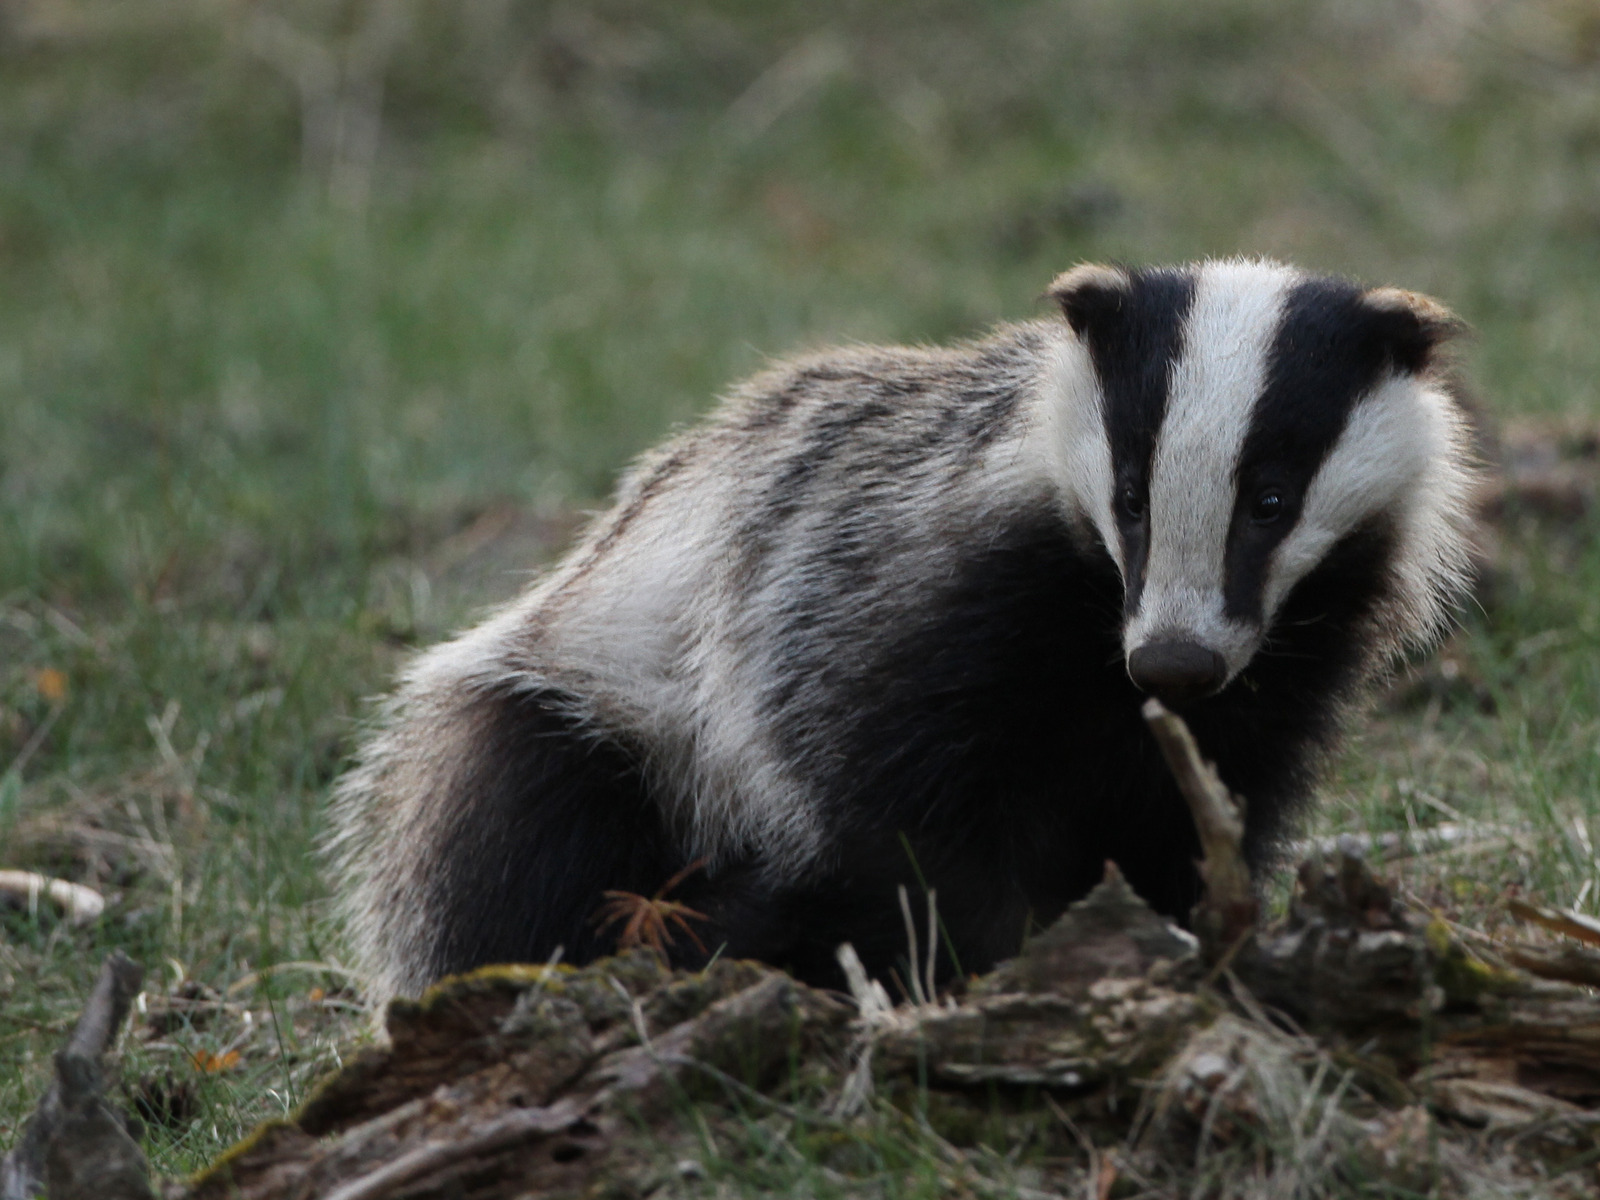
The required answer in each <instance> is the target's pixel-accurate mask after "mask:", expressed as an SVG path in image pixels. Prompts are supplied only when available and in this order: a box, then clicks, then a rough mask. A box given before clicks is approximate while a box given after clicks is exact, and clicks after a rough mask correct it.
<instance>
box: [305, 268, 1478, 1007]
mask: <svg viewBox="0 0 1600 1200" xmlns="http://www.w3.org/2000/svg"><path fill="white" fill-rule="evenodd" d="M1050 294H1051V296H1052V297H1053V298H1054V299H1055V300H1056V301H1057V303H1058V304H1059V305H1060V306H1061V309H1062V312H1063V314H1064V316H1065V319H1061V318H1060V317H1057V318H1055V319H1051V320H1041V321H1034V322H1028V323H1024V324H1018V325H1012V326H1006V327H1002V328H1001V329H999V330H998V331H996V332H995V333H994V334H993V335H991V336H990V337H989V338H987V339H985V340H983V341H980V342H976V343H973V344H970V345H966V346H961V347H957V348H954V349H907V348H881V349H880V348H862V349H849V350H839V351H830V352H827V353H824V354H820V355H815V356H811V357H807V358H802V359H797V360H794V361H792V362H789V363H785V364H782V365H780V366H778V367H776V368H775V369H773V370H771V371H769V372H767V373H765V374H763V375H761V376H759V377H757V378H755V379H753V380H751V381H750V382H748V383H746V384H745V385H744V386H743V387H741V388H740V389H738V390H737V391H736V392H735V393H734V394H733V395H732V396H731V397H730V398H729V399H728V400H727V401H726V402H725V403H724V404H723V405H722V406H721V407H720V408H719V409H718V410H717V411H716V412H715V413H714V414H713V415H712V416H711V417H710V418H709V419H708V420H707V421H706V422H705V423H704V424H702V425H701V426H699V427H698V428H696V429H694V430H692V431H690V432H688V433H686V434H683V435H682V436H679V437H677V438H675V439H674V440H672V441H670V442H668V443H667V444H666V445H664V446H663V447H661V448H660V449H658V450H656V451H655V452H653V453H652V454H649V455H647V456H645V457H644V458H643V459H642V460H641V461H640V462H639V463H638V464H636V465H635V466H634V468H633V469H632V470H631V471H630V472H629V473H628V475H627V476H626V477H625V478H624V480H623V482H622V484H621V487H620V488H619V492H618V496H617V500H616V503H615V505H614V506H613V507H612V509H611V510H610V511H609V512H608V513H606V514H605V515H604V516H602V517H601V518H600V519H599V520H597V521H596V522H595V523H594V525H593V526H592V527H591V528H590V529H589V531H588V532H587V534H586V536H585V537H584V538H583V540H582V542H581V543H580V544H579V545H578V546H577V547H576V548H575V549H574V550H573V551H572V552H571V553H570V554H568V555H567V557H566V558H565V559H563V560H562V561H561V562H560V563H559V564H558V565H557V566H556V567H555V568H554V569H553V570H551V571H550V572H549V573H548V574H546V575H545V576H544V577H543V578H542V579H541V580H540V581H539V582H538V583H537V584H536V585H535V586H533V587H532V588H530V589H529V590H528V592H527V593H526V594H525V595H523V596H522V597H521V598H520V599H519V600H517V601H516V602H514V603H513V604H511V605H510V606H508V607H506V608H504V609H502V610H501V611H500V612H498V613H496V614H494V615H493V616H491V617H490V618H489V619H488V620H487V621H485V622H484V623H483V624H481V625H479V626H478V627H476V628H474V629H472V630H470V631H468V632H466V633H465V634H462V635H461V636H459V637H457V638H456V639H454V640H452V641H450V642H447V643H445V644H444V645H442V646H439V647H437V648H435V649H433V650H430V651H428V652H426V653H424V654H422V655H420V656H419V657H418V658H417V659H416V660H415V661H414V662H413V663H412V665H411V667H410V669H409V670H408V671H407V672H406V674H405V676H404V679H403V681H402V683H401V686H400V689H399V692H398V695H397V696H396V697H395V698H394V700H392V701H391V702H390V703H389V705H388V706H387V708H386V710H385V713H384V715H383V719H382V723H381V727H380V728H379V730H378V731H377V732H376V733H375V735H374V736H373V737H372V738H371V739H370V740H369V742H368V743H367V745H366V746H365V748H364V750H363V753H362V755H361V759H360V763H359V765H358V767H357V768H356V769H355V770H354V771H352V772H351V774H350V775H349V776H348V777H347V778H346V779H345V780H344V782H343V783H342V784H341V786H340V789H339V792H338V797H337V800H336V803H335V806H334V817H333V838H332V843H331V845H332V851H333V857H334V862H335V864H336V872H337V882H338V886H339V891H340V895H341V898H342V901H343V905H344V912H345V915H346V918H347V920H348V927H349V930H350V935H351V938H352V940H353V943H354V946H355V949H356V952H357V954H358V957H359V961H360V964H361V966H362V967H363V969H364V970H365V971H366V972H367V973H368V975H369V976H370V978H371V980H372V981H373V987H374V990H375V991H376V992H377V993H378V994H380V995H388V994H393V993H396V992H413V991H416V990H418V989H419V988H421V987H422V986H424V985H425V984H426V983H428V982H429V981H430V980H431V979H433V978H435V977H437V976H438V975H440V974H442V973H445V972H447V971H452V970H458V969H462V968H465V967H468V966H472V965H475V964H476V963H479V962H484V961H493V960H496V959H502V958H508V957H516V958H544V957H546V956H548V954H549V953H550V952H551V951H552V950H553V949H554V947H555V946H556V945H563V946H564V947H565V951H566V953H567V955H568V957H569V959H570V958H574V957H577V958H583V957H588V956H591V955H593V954H596V953H601V952H604V951H605V950H606V949H608V948H609V944H610V943H609V941H608V940H607V938H606V937H605V936H603V935H602V934H601V933H600V932H599V931H597V930H596V928H595V926H594V923H593V916H594V910H595V909H596V907H597V906H598V904H599V896H600V892H601V891H602V890H603V889H608V888H609V889H618V890H626V891H635V892H640V893H644V894H649V893H651V892H653V891H654V890H655V889H656V888H658V887H659V886H660V885H661V884H662V883H663V882H664V881H665V880H666V879H667V878H668V877H670V876H671V875H673V874H674V873H676V872H677V871H678V870H679V869H680V868H682V867H683V866H685V865H686V864H688V863H690V862H691V861H693V860H695V859H700V858H704V859H705V860H706V865H705V867H704V868H703V869H702V870H701V871H699V872H697V873H696V874H695V875H694V876H692V877H691V879H690V881H689V883H688V884H686V885H685V886H686V889H687V890H686V891H685V893H684V898H685V899H687V900H688V901H690V902H692V903H693V904H694V905H695V906H696V907H697V908H699V909H701V910H703V911H704V912H705V913H706V916H707V920H706V922H705V924H704V926H703V934H704V936H705V938H706V939H707V940H708V941H709V942H710V946H709V948H710V949H712V950H714V949H716V948H717V945H718V944H725V946H726V949H727V952H729V953H736V954H745V955H751V956H758V957H764V958H768V959H769V960H772V961H775V962H779V963H782V964H786V965H791V966H794V967H795V968H796V969H797V970H799V971H800V972H801V973H802V974H805V975H807V976H810V977H816V978H826V977H828V972H829V971H830V969H831V961H832V958H831V951H832V948H833V944H834V943H835V942H836V941H838V940H844V939H846V938H848V939H849V940H852V941H854V942H855V943H856V944H857V946H858V949H860V948H863V947H865V953H866V957H867V958H868V961H869V966H873V967H875V968H876V969H882V968H883V967H884V966H886V965H887V964H888V963H889V961H891V959H892V956H893V953H894V952H895V950H896V949H897V948H899V946H900V945H901V944H902V943H901V941H900V936H899V930H898V921H899V915H898V908H897V907H895V906H894V902H893V895H894V889H895V886H896V885H897V884H899V883H901V882H905V883H914V882H916V881H917V880H919V879H920V880H922V881H925V882H926V883H928V884H930V885H932V886H935V887H937V888H938V889H939V891H940V896H941V904H940V908H941V912H942V913H943V914H944V915H945V918H946V921H947V923H948V924H950V926H951V928H952V939H953V941H954V942H955V943H956V946H957V949H958V951H959V952H962V953H963V954H964V955H965V959H966V961H964V962H963V963H962V965H963V966H964V967H966V968H967V969H973V968H975V967H981V966H983V965H986V964H987V963H988V962H990V961H993V960H994V959H995V958H996V957H998V956H1001V955H1003V954H1006V953H1009V952H1010V951H1011V950H1012V949H1014V948H1015V945H1016V942H1017V940H1018V939H1019V938H1020V936H1021V934H1022V931H1023V928H1024V925H1025V924H1026V922H1027V921H1028V920H1029V919H1033V920H1044V919H1048V918H1049V917H1050V916H1053V915H1054V912H1056V911H1059V909H1060V907H1062V906H1063V905H1064V904H1065V903H1067V902H1069V901H1070V900H1071V899H1073V898H1075V896H1076V895H1079V894H1081V893H1082V891H1083V890H1084V889H1085V888H1086V887H1087V886H1088V883H1089V882H1092V879H1093V878H1094V877H1097V876H1098V873H1099V866H1100V863H1101V862H1102V861H1103V860H1104V858H1106V857H1114V858H1117V859H1119V861H1121V862H1122V863H1123V866H1124V871H1125V873H1127V874H1129V876H1130V878H1131V879H1132V880H1133V881H1134V883H1135V885H1136V886H1139V887H1141V890H1143V891H1144V892H1145V893H1146V894H1147V895H1148V896H1150V897H1151V898H1152V900H1153V902H1155V903H1157V905H1158V906H1159V907H1164V908H1166V909H1167V910H1169V911H1174V912H1178V913H1180V915H1181V913H1182V912H1184V911H1186V906H1187V901H1188V900H1190V899H1192V896H1193V889H1194V879H1193V868H1192V860H1193V857H1194V855H1193V844H1192V832H1191V831H1190V830H1189V829H1188V823H1187V817H1186V816H1185V815H1184V813H1183V811H1182V809H1181V806H1179V805H1178V803H1177V801H1176V798H1175V796H1174V795H1173V794H1172V792H1171V785H1170V783H1169V782H1168V781H1167V780H1166V779H1165V776H1164V773H1162V772H1161V770H1160V768H1159V764H1157V763H1156V761H1155V757H1154V755H1153V754H1152V753H1151V752H1150V750H1149V748H1148V744H1147V743H1146V742H1145V741H1144V740H1143V738H1144V731H1143V730H1142V728H1141V727H1140V726H1139V724H1138V718H1137V707H1138V699H1139V691H1138V689H1137V688H1135V687H1134V686H1133V684H1132V683H1130V681H1129V673H1130V671H1131V672H1132V674H1133V675H1134V676H1135V677H1136V678H1138V679H1140V681H1141V683H1142V684H1143V685H1144V686H1145V687H1146V688H1149V689H1152V690H1155V691H1158V692H1161V693H1164V694H1169V695H1171V696H1172V698H1173V699H1174V700H1176V701H1177V702H1180V703H1186V704H1187V706H1188V708H1187V711H1189V713H1190V715H1191V720H1192V721H1193V723H1194V725H1195V728H1196V730H1197V733H1198V735H1199V736H1200V738H1201V741H1202V745H1203V746H1204V747H1205V748H1206V749H1207V751H1208V753H1210V754H1212V755H1214V756H1215V757H1216V758H1218V760H1219V762H1220V763H1221V766H1222V768H1223V772H1224V774H1225V775H1227V776H1229V778H1230V781H1232V782H1234V783H1235V786H1236V787H1240V788H1242V789H1243V790H1246V791H1247V792H1250V793H1251V794H1250V795H1249V799H1250V801H1251V822H1252V830H1251V833H1252V850H1253V852H1255V853H1256V854H1257V855H1258V857H1259V856H1260V855H1262V854H1264V853H1265V852H1266V850H1267V848H1268V846H1269V843H1270V842H1271V840H1272V838H1273V837H1274V836H1275V835H1276V834H1277V832H1278V831H1279V828H1280V825H1281V818H1282V816H1283V814H1285V813H1287V812H1289V811H1290V810H1292V809H1293V807H1294V805H1295V804H1296V803H1297V802H1299V801H1300V800H1301V799H1302V798H1303V797H1304V796H1305V795H1306V794H1307V792H1308V790H1309V786H1310V782H1311V770H1312V768H1313V767H1314V765H1315V763H1316V761H1317V760H1318V758H1319V756H1320V754H1321V752H1322V751H1323V750H1325V749H1326V747H1327V746H1328V745H1329V744H1330V742H1331V739H1332V737H1333V734H1334V731H1335V729H1336V727H1337V723H1338V718H1339V715H1340V713H1341V712H1342V711H1343V709H1344V708H1345V707H1346V706H1347V704H1348V702H1349V701H1350V700H1351V699H1352V698H1354V697H1355V696H1356V695H1357V694H1358V693H1359V692H1360V690H1361V689H1362V687H1363V686H1364V685H1365V684H1366V683H1368V682H1369V681H1370V680H1371V678H1372V677H1373V675H1374V673H1375V672H1376V671H1378V670H1380V669H1381V668H1382V666H1383V665H1384V664H1385V663H1387V662H1389V661H1390V660H1392V659H1393V658H1394V656H1395V655H1396V654H1397V653H1399V652H1400V650H1401V649H1402V648H1403V647H1405V646H1408V645H1418V644H1423V643H1426V642H1427V641H1429V640H1430V639H1432V638H1433V637H1435V636H1436V635H1437V634H1438V633H1439V632H1440V631H1441V630H1442V628H1443V627H1444V624H1445V622H1446V619H1447V614H1448V611H1449V607H1450V605H1451V603H1452V601H1453V598H1454V597H1456V596H1457V595H1458V594H1459V592H1460V591H1461V589H1462V587H1463V586H1464V582H1465V578H1466V573H1467V569H1468V557H1469V545H1468V542H1469V534H1470V518H1469V513H1470V509H1471V493H1472V489H1473V486H1474V472H1473V469H1472V466H1471V456H1470V451H1469V442H1470V432H1469V427H1468V424H1467V421H1466V419H1465V417H1464V416H1463V413H1462V410H1461V408H1460V406H1459V404H1458V403H1457V401H1456V400H1455V398H1454V397H1453V395H1452V393H1451V391H1450V389H1449V388H1448V387H1447V386H1446V384H1445V382H1444V380H1443V376H1442V374H1441V373H1440V371H1439V369H1438V367H1437V364H1436V355H1435V348H1436V346H1437V345H1438V343H1439V342H1440V341H1441V340H1442V339H1444V338H1445V337H1446V336H1447V335H1448V334H1449V333H1450V331H1451V329H1452V327H1453V322H1452V319H1451V318H1450V317H1449V315H1448V314H1447V313H1445V312H1444V310H1443V309H1441V308H1440V307H1439V306H1438V305H1436V304H1435V303H1434V302H1432V301H1429V300H1426V299H1425V298H1422V297H1418V296H1413V295H1410V294H1408V293H1403V292H1398V291H1395V290H1393V289H1380V290H1377V291H1366V292H1363V291H1361V290H1360V289H1357V288H1355V287H1353V286H1351V285H1347V284H1343V283H1341V282H1339V281H1336V280H1327V279H1320V278H1316V277H1308V276H1305V275H1303V274H1301V273H1300V272H1297V271H1295V270H1294V269H1292V268H1290V267H1286V266H1282V265H1279V264H1276V263H1270V262H1262V261H1246V260H1231V261H1227V262H1209V263H1202V264H1199V265H1196V266H1192V267H1183V268H1173V269H1166V270H1161V271H1127V270H1123V269H1120V268H1111V267H1103V266H1085V267H1078V268H1076V269H1074V270H1073V271H1070V272H1068V273H1067V274H1065V275H1063V276H1062V277H1061V278H1060V279H1058V280H1057V281H1056V283H1055V284H1054V285H1053V286H1052V288H1051V290H1050ZM1252 489H1253V490H1252ZM1268 493H1274V494H1275V495H1276V500H1274V499H1273V497H1272V496H1270V495H1268ZM1273 513H1277V514H1279V515H1277V516H1274V515H1272V514H1273ZM1319 622H1320V625H1319ZM1035 643H1037V654H1033V653H1031V651H1032V649H1033V647H1034V645H1035ZM1296 658H1304V659H1305V660H1306V661H1305V662H1304V663H1302V664H1299V665H1296V663H1295V659H1296ZM1302 693H1304V694H1302ZM1252 789H1253V791H1252ZM675 951H676V952H677V953H678V954H680V955H681V956H682V957H684V958H685V959H693V958H695V957H696V952H691V950H690V948H689V947H687V946H686V945H680V946H678V947H676V948H675Z"/></svg>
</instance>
